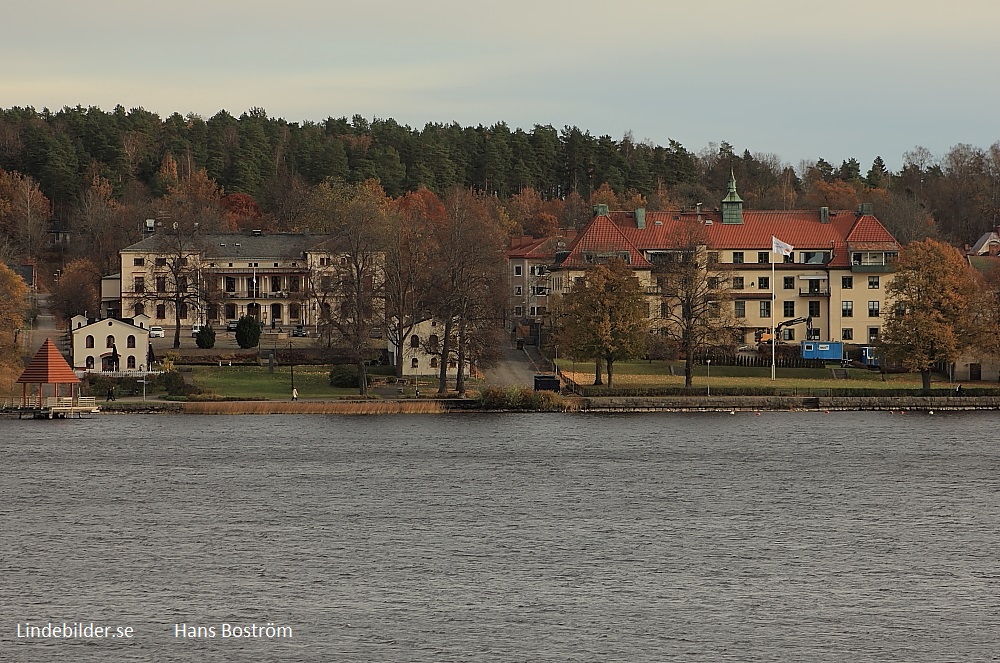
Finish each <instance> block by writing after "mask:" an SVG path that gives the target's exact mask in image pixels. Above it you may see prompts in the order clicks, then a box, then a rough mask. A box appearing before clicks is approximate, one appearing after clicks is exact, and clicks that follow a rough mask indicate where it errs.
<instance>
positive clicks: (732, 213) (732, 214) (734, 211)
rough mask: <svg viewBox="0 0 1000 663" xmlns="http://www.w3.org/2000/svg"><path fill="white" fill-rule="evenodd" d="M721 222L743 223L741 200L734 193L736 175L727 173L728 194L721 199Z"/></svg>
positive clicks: (730, 172) (738, 195) (731, 172)
mask: <svg viewBox="0 0 1000 663" xmlns="http://www.w3.org/2000/svg"><path fill="white" fill-rule="evenodd" d="M722 222H723V223H743V199H742V198H740V194H738V193H736V175H735V174H734V173H733V171H732V170H730V171H729V193H727V194H726V197H725V198H723V199H722Z"/></svg>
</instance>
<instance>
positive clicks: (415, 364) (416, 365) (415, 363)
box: [410, 357, 420, 368]
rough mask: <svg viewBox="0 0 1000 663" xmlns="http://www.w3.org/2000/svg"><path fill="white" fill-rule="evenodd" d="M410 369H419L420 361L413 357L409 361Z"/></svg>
mask: <svg viewBox="0 0 1000 663" xmlns="http://www.w3.org/2000/svg"><path fill="white" fill-rule="evenodd" d="M410 368H420V360H419V359H417V358H416V357H414V358H413V359H411V360H410Z"/></svg>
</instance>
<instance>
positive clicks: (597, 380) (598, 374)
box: [594, 359, 604, 386]
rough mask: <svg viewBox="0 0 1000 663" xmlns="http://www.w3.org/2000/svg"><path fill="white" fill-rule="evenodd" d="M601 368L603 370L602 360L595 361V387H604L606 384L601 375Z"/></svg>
mask: <svg viewBox="0 0 1000 663" xmlns="http://www.w3.org/2000/svg"><path fill="white" fill-rule="evenodd" d="M601 368H602V367H601V360H600V359H595V360H594V385H595V386H596V385H603V384H604V379H603V376H602V375H601Z"/></svg>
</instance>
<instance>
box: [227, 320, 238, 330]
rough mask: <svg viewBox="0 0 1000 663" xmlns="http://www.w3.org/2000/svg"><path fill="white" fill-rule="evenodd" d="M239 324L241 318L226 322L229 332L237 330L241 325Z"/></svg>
mask: <svg viewBox="0 0 1000 663" xmlns="http://www.w3.org/2000/svg"><path fill="white" fill-rule="evenodd" d="M239 324H240V321H239V320H230V321H229V322H227V323H226V331H227V332H234V331H236V327H237V326H239Z"/></svg>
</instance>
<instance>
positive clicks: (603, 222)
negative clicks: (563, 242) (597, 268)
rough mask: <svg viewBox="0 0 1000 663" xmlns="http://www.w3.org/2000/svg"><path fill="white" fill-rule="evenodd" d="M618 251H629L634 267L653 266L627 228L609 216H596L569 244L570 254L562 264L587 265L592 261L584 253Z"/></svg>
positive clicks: (630, 262) (569, 265)
mask: <svg viewBox="0 0 1000 663" xmlns="http://www.w3.org/2000/svg"><path fill="white" fill-rule="evenodd" d="M618 251H628V253H629V264H630V265H632V266H633V267H651V266H652V265H650V263H649V261H648V260H646V258H645V256H643V254H642V252H641V251H640V250H639V249H638V248H636V246H635V244H633V242H632V241H631V240H630V239H629V237H628V233H627V232H626V229H623V228H621V227H619V226H618V225H617V224H616V223H615V222H614V221H612V220H611V217H609V216H604V215H601V216H595V217H594V218H593V219H591V221H590V223H588V224H587V227H586V228H584V229H583V230H581V231H580V234H579V235H577V238H576V241H574V242H573V243H572V244H571V245H570V246H569V252H570V253H569V255H568V256H566V259H565V260H563V261H562V263H560V264H561V265H562V266H565V267H586V266H587V265H590V264H592V261H587V260H586V259H585V258H584V253H589V252H593V253H615V252H618Z"/></svg>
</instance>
